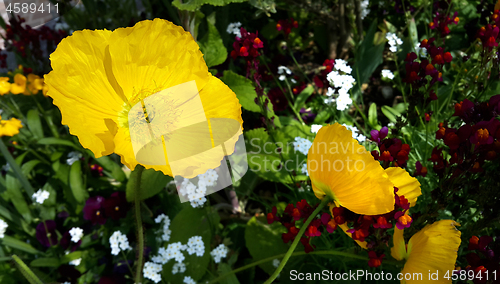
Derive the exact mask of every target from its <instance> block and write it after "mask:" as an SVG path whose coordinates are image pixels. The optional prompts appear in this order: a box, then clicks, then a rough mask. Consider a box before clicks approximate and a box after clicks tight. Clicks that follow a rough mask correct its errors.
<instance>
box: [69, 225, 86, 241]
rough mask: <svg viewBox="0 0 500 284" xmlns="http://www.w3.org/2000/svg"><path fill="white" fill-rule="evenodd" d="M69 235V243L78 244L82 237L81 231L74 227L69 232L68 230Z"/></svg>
mask: <svg viewBox="0 0 500 284" xmlns="http://www.w3.org/2000/svg"><path fill="white" fill-rule="evenodd" d="M69 234H70V235H71V241H72V242H75V243H78V241H80V240H81V239H82V237H83V229H81V228H78V227H74V228H72V229H71V230H69Z"/></svg>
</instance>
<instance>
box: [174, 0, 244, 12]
mask: <svg viewBox="0 0 500 284" xmlns="http://www.w3.org/2000/svg"><path fill="white" fill-rule="evenodd" d="M246 1H247V0H191V1H184V2H185V3H182V2H183V1H180V0H174V1H173V2H172V5H174V6H175V7H176V8H177V9H179V10H186V11H191V12H194V11H196V10H198V9H200V8H201V6H203V5H205V4H209V5H213V6H225V5H227V4H230V3H242V2H246Z"/></svg>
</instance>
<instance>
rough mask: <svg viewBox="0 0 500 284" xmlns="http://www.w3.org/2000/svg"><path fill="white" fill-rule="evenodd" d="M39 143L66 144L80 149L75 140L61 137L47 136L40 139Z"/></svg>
mask: <svg viewBox="0 0 500 284" xmlns="http://www.w3.org/2000/svg"><path fill="white" fill-rule="evenodd" d="M38 144H42V145H64V146H70V147H73V148H75V149H77V150H80V148H78V147H77V146H76V145H75V144H73V142H70V141H68V140H64V139H61V138H54V137H47V138H42V139H40V140H39V141H38Z"/></svg>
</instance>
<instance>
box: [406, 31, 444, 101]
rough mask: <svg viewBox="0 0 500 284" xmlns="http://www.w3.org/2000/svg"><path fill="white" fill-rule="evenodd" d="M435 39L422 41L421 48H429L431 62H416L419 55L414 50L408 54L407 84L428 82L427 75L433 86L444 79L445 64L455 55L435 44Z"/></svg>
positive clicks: (424, 60)
mask: <svg viewBox="0 0 500 284" xmlns="http://www.w3.org/2000/svg"><path fill="white" fill-rule="evenodd" d="M434 40H435V39H434V38H430V39H429V40H427V39H424V40H422V42H421V43H420V47H421V48H425V49H427V53H428V54H429V55H430V58H431V61H430V62H429V60H427V59H423V60H422V61H421V62H420V63H419V62H416V61H415V60H416V59H417V55H416V54H415V53H414V52H411V53H408V54H407V55H406V59H405V61H406V65H405V68H406V77H405V78H404V80H403V81H404V82H406V83H407V84H411V85H412V86H414V87H417V88H419V87H421V86H423V85H425V84H427V79H426V76H430V78H431V83H430V85H431V86H432V85H433V84H434V83H436V82H437V81H443V73H442V70H443V65H444V64H445V63H450V62H451V60H453V57H452V56H451V53H449V52H444V50H443V48H442V47H436V46H434V45H433V42H434ZM436 99H437V97H436Z"/></svg>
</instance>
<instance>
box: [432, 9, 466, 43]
mask: <svg viewBox="0 0 500 284" xmlns="http://www.w3.org/2000/svg"><path fill="white" fill-rule="evenodd" d="M439 2H440V3H438V5H436V6H437V7H436V8H437V9H435V10H436V12H435V13H434V17H433V19H432V22H430V23H429V28H431V30H434V29H436V30H438V31H439V32H440V33H441V36H442V37H444V36H446V35H448V34H449V33H450V28H448V26H449V25H450V24H455V25H456V24H458V22H459V20H460V19H459V18H458V13H457V12H455V13H454V14H453V16H452V17H450V14H449V11H450V8H451V7H449V5H451V4H450V3H449V2H448V1H439ZM440 4H441V5H440ZM443 4H444V5H443Z"/></svg>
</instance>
